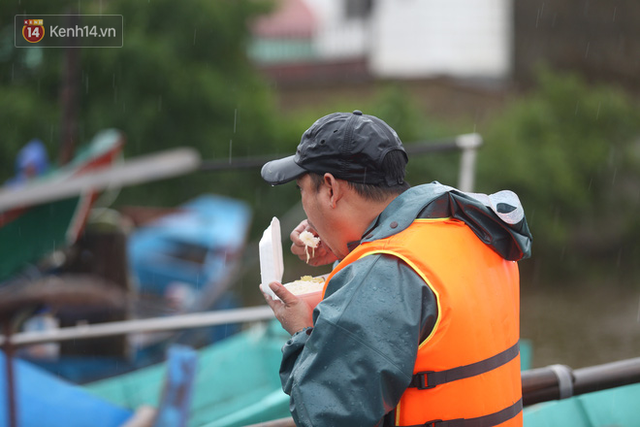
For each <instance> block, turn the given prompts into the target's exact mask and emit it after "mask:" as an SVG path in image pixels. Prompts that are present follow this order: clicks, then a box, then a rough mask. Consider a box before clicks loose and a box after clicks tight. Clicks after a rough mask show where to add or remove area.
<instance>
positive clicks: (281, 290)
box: [269, 282, 298, 304]
mask: <svg viewBox="0 0 640 427" xmlns="http://www.w3.org/2000/svg"><path fill="white" fill-rule="evenodd" d="M269 288H271V290H272V291H273V293H274V294H276V295H277V297H278V298H280V300H282V302H283V303H285V304H291V303H294V302H296V300H297V299H298V297H296V296H295V295H294V294H292V293H291V292H289V290H288V289H287V288H285V287H284V285H282V284H281V283H278V282H271V283H269Z"/></svg>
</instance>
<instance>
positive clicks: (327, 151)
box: [262, 111, 531, 427]
mask: <svg viewBox="0 0 640 427" xmlns="http://www.w3.org/2000/svg"><path fill="white" fill-rule="evenodd" d="M407 161H408V158H407V155H406V153H405V150H404V148H403V146H402V143H401V141H400V139H399V138H398V135H397V134H396V132H395V131H394V130H393V129H392V128H391V127H389V126H388V125H387V124H386V123H385V122H384V121H382V120H380V119H379V118H377V117H374V116H370V115H365V114H362V112H360V111H354V112H353V113H333V114H329V115H328V116H325V117H322V118H321V119H319V120H318V121H316V123H314V124H313V125H312V126H311V127H310V128H309V129H308V130H307V131H306V132H305V133H304V134H303V135H302V139H301V141H300V144H299V145H298V148H297V151H296V154H295V155H293V156H289V157H286V158H283V159H279V160H274V161H271V162H269V163H267V164H265V165H264V167H263V168H262V177H263V178H264V179H265V180H266V181H267V182H268V183H270V184H272V185H279V184H284V183H286V182H289V181H293V180H296V183H297V185H298V187H299V188H300V194H301V197H302V205H303V208H304V211H305V213H306V215H307V220H306V221H303V222H302V223H301V224H300V225H299V226H298V227H297V228H296V229H295V230H294V231H293V232H292V233H291V239H292V241H293V245H292V251H293V252H294V253H295V254H297V255H299V256H300V258H301V259H303V260H306V254H304V255H303V250H304V249H303V244H302V242H301V241H300V238H299V235H300V233H301V232H302V231H304V230H309V231H311V232H313V233H314V234H316V235H317V236H319V237H320V239H321V243H320V246H319V247H318V248H317V249H316V250H315V257H313V258H312V259H311V260H310V261H309V263H310V264H312V265H319V264H323V263H330V262H332V261H339V263H338V264H337V265H335V266H334V269H333V271H332V272H331V274H330V275H329V277H328V278H327V281H326V283H325V290H324V295H323V300H322V301H321V302H320V304H318V306H317V307H316V308H315V309H314V310H313V311H312V309H311V308H310V307H309V306H308V305H307V304H306V303H305V302H304V301H302V300H300V299H299V298H297V297H296V296H295V295H293V294H291V293H290V292H288V290H287V289H286V288H284V287H283V286H282V285H281V284H279V283H271V284H270V287H271V289H272V290H273V291H274V293H275V294H276V295H277V296H278V297H279V298H280V300H275V299H271V298H269V297H268V296H266V295H265V298H266V299H267V302H268V304H269V305H270V306H271V308H272V309H273V311H274V313H275V315H276V317H277V319H278V320H279V321H280V323H281V324H282V326H283V327H284V328H285V329H286V330H287V331H288V332H289V333H291V334H292V337H291V339H290V340H289V341H288V342H287V343H286V345H285V346H284V347H283V359H282V364H281V368H280V377H281V381H282V385H283V389H284V391H285V392H286V393H287V394H289V395H290V397H291V399H290V410H291V414H292V416H293V418H294V420H295V422H296V424H297V425H301V426H311V425H313V426H333V427H340V426H345V427H347V426H348V427H354V426H387V425H398V426H418V425H428V426H442V427H444V426H460V427H462V426H464V427H473V426H484V427H488V426H494V425H496V426H497V425H500V426H521V425H522V400H521V396H522V392H521V383H520V363H519V360H520V358H519V352H518V339H519V279H518V269H517V265H516V263H515V261H516V260H519V259H521V258H524V257H527V256H529V254H530V245H531V236H530V234H529V229H528V226H527V223H526V219H525V218H524V214H523V211H522V207H521V205H520V203H519V200H518V198H517V196H516V195H515V194H514V193H512V192H508V191H503V192H500V193H497V194H495V195H492V196H486V195H480V194H467V193H462V192H460V191H458V190H456V189H454V188H451V187H447V186H444V185H441V184H439V183H437V182H434V183H431V184H426V185H420V186H416V187H412V188H409V185H408V184H407V183H406V182H405V180H404V176H405V166H406V163H407Z"/></svg>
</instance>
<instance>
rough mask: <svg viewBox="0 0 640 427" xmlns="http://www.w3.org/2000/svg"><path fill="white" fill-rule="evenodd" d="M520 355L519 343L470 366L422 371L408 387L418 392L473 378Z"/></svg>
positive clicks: (412, 379)
mask: <svg viewBox="0 0 640 427" xmlns="http://www.w3.org/2000/svg"><path fill="white" fill-rule="evenodd" d="M519 353H520V346H519V343H518V342H516V343H515V344H514V345H513V346H511V347H509V348H508V349H506V350H504V351H502V352H500V353H498V354H496V355H494V356H491V357H489V358H488V359H484V360H481V361H479V362H476V363H472V364H470V365H465V366H458V367H456V368H451V369H447V370H445V371H438V372H436V371H422V372H417V373H415V374H414V375H413V377H412V378H411V383H409V387H417V388H418V389H419V390H426V389H430V388H434V387H436V386H438V385H440V384H444V383H448V382H451V381H456V380H461V379H463V378H469V377H474V376H476V375H480V374H484V373H485V372H489V371H491V370H493V369H496V368H498V367H500V366H502V365H504V364H505V363H507V362H509V361H511V360H513V359H514V358H515V357H516V356H517V355H518V354H519Z"/></svg>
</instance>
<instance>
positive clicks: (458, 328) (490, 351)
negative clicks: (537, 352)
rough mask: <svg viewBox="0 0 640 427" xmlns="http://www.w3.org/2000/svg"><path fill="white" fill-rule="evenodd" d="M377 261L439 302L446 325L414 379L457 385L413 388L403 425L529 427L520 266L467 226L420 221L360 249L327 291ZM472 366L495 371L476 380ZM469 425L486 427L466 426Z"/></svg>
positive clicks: (402, 408) (423, 346) (404, 403)
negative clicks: (520, 348)
mask: <svg viewBox="0 0 640 427" xmlns="http://www.w3.org/2000/svg"><path fill="white" fill-rule="evenodd" d="M372 254H384V255H389V256H395V257H397V258H399V259H401V260H402V261H404V262H405V263H406V264H407V265H409V266H410V267H411V268H412V269H413V270H414V271H415V272H416V273H417V274H418V275H420V277H422V279H423V280H424V282H425V284H426V285H427V286H429V288H431V290H432V291H433V293H434V295H435V297H436V301H437V305H438V318H437V320H436V323H435V326H434V328H433V330H432V331H431V334H430V335H429V336H428V337H427V338H426V339H425V340H424V341H423V342H422V343H420V345H419V347H418V354H417V358H416V363H415V366H414V370H413V373H414V375H416V374H418V373H421V372H422V373H425V372H428V373H431V372H433V373H443V372H444V373H445V374H443V375H445V377H446V376H447V375H451V378H455V379H450V380H448V381H444V382H441V383H440V384H439V385H438V386H437V387H434V388H430V387H429V383H428V379H427V384H426V386H427V387H425V388H424V389H422V388H418V387H408V388H407V389H406V390H405V392H404V394H403V395H402V398H401V399H400V402H399V403H398V405H397V407H396V409H395V413H396V418H395V423H396V425H397V426H414V425H424V424H425V423H427V422H431V423H432V425H440V426H446V425H451V426H454V425H455V426H457V425H460V426H473V425H482V426H485V427H488V426H491V425H497V424H490V422H494V421H496V420H501V421H500V426H501V427H507V426H508V427H515V426H522V411H521V408H522V404H521V398H522V387H521V379H520V356H519V353H518V352H517V342H518V340H519V332H520V331H519V329H520V323H519V318H520V294H519V278H518V267H517V264H516V263H515V262H513V261H507V260H505V259H503V258H501V257H500V256H499V255H498V254H497V253H496V252H494V251H493V250H492V249H491V248H490V247H489V246H487V245H486V244H484V243H483V242H482V241H481V240H480V239H478V238H477V236H476V235H475V234H474V233H473V231H471V229H470V228H469V227H468V226H466V225H465V224H464V223H463V222H461V221H458V220H455V219H449V218H439V219H416V220H415V221H414V222H413V223H412V225H411V226H409V227H408V228H407V229H406V230H403V231H402V232H400V233H398V234H395V235H393V236H390V237H388V238H386V239H380V240H375V241H372V242H364V243H362V244H361V245H359V246H358V247H357V248H355V249H354V250H353V251H352V252H351V253H349V255H347V257H345V259H343V260H342V261H341V262H340V264H338V266H336V268H335V269H334V270H333V271H332V272H331V274H330V275H329V277H328V278H327V281H326V283H325V291H326V288H327V284H328V283H329V282H330V281H331V278H332V277H333V275H334V274H336V273H337V272H338V271H340V270H341V269H342V268H344V267H345V266H347V265H349V264H350V263H352V262H355V261H357V260H358V259H360V258H362V257H364V256H368V255H372ZM393 285H397V286H401V285H402V284H401V283H396V284H393ZM323 296H324V294H323ZM514 349H515V350H514ZM505 359H506V360H505ZM487 360H489V362H485V361H487ZM487 364H488V365H487ZM468 366H476V367H478V366H479V367H480V368H487V367H488V368H487V369H488V370H486V371H484V372H478V373H474V372H475V371H473V369H478V368H471V369H472V370H471V372H470V371H468V370H466V369H465V367H468ZM465 371H466V372H465ZM469 373H471V374H472V375H469ZM432 377H433V378H436V380H434V381H439V380H442V378H440V379H439V380H438V379H437V378H438V377H439V376H438V375H435V376H433V375H432ZM440 377H442V375H441V376H440ZM415 381H416V380H414V381H412V384H413V385H415V384H414V382H415ZM417 381H420V380H417ZM518 402H520V403H518ZM496 414H500V415H496ZM506 416H508V418H506V419H504V420H502V418H504V417H506ZM442 420H444V421H442ZM454 420H455V422H456V423H458V424H455V423H454ZM463 420H464V421H465V422H469V423H470V422H471V421H469V420H476V421H474V422H475V423H481V424H473V423H472V424H468V423H465V424H460V423H461V422H462V421H463ZM435 422H439V423H440V424H434V423H435ZM447 423H448V424H447ZM427 425H429V424H427Z"/></svg>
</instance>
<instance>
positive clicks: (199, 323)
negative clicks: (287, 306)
mask: <svg viewBox="0 0 640 427" xmlns="http://www.w3.org/2000/svg"><path fill="white" fill-rule="evenodd" d="M273 318H274V316H273V311H271V308H269V306H267V305H264V306H256V307H247V308H238V309H233V310H217V311H208V312H199V313H189V314H182V315H176V316H167V317H153V318H149V319H135V320H123V321H120V322H108V323H94V324H88V325H78V326H71V327H67V328H59V329H50V330H47V331H30V332H19V333H16V334H13V335H11V338H10V340H9V342H10V343H11V345H12V346H24V345H30V344H38V343H45V342H59V341H68V340H75V339H85V338H97V337H106V336H111V335H124V334H129V333H137V332H160V331H173V330H177V329H189V328H200V327H206V326H215V325H224V324H227V323H242V322H256V321H263V320H270V319H273ZM5 341H6V337H5V336H4V335H0V346H2V345H4V344H5Z"/></svg>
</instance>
